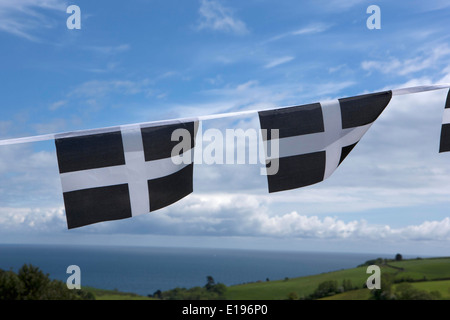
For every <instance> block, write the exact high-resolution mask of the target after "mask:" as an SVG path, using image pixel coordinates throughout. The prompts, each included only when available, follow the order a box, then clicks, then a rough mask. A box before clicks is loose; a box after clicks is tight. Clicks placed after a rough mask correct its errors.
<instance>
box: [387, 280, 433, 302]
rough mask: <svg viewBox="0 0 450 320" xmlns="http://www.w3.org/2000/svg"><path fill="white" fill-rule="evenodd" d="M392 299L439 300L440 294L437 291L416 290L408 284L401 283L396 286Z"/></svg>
mask: <svg viewBox="0 0 450 320" xmlns="http://www.w3.org/2000/svg"><path fill="white" fill-rule="evenodd" d="M393 298H394V299H396V300H438V299H440V298H441V294H440V293H439V292H438V291H431V292H427V291H425V290H419V289H416V288H414V287H413V286H412V284H410V283H401V284H399V285H398V286H397V288H396V290H395V296H394V297H393Z"/></svg>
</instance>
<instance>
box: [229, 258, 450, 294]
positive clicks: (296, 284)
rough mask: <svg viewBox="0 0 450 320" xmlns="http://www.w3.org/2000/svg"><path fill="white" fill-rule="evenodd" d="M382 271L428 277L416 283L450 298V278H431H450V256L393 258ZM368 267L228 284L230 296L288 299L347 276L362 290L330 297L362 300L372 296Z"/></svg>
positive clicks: (401, 278) (403, 278)
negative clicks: (241, 283) (323, 283)
mask: <svg viewBox="0 0 450 320" xmlns="http://www.w3.org/2000/svg"><path fill="white" fill-rule="evenodd" d="M380 267H381V273H382V274H383V273H390V274H392V275H393V276H394V279H395V281H407V282H411V281H419V280H420V281H424V280H426V281H424V282H414V283H413V286H414V287H416V288H418V289H421V290H426V291H433V290H437V291H439V292H440V293H441V295H442V298H443V299H450V293H449V291H448V290H449V288H450V285H449V281H448V280H447V281H430V280H441V279H450V258H430V259H411V260H403V261H395V262H394V261H389V262H388V263H387V265H380ZM366 270H367V267H358V268H352V269H346V270H339V271H334V272H328V273H323V274H318V275H314V276H307V277H299V278H292V279H288V280H279V281H270V282H257V283H250V284H243V285H236V286H230V287H228V291H227V295H226V297H227V299H236V300H246V299H256V300H260V299H268V300H280V299H287V298H288V296H289V294H292V293H295V295H294V296H297V297H298V298H302V297H306V296H307V295H309V294H311V293H313V292H314V290H315V289H316V288H317V287H318V285H319V284H320V283H321V282H324V281H327V280H336V281H338V283H339V284H340V283H342V281H343V280H344V279H346V280H351V282H352V285H353V286H355V287H358V288H359V289H360V290H352V291H348V292H345V293H341V294H338V295H336V296H334V297H329V298H328V299H346V300H360V299H363V300H365V299H368V298H369V297H370V290H368V289H363V285H364V284H365V282H366V280H367V278H368V277H369V274H367V273H366Z"/></svg>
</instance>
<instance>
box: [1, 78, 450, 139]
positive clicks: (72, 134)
mask: <svg viewBox="0 0 450 320" xmlns="http://www.w3.org/2000/svg"><path fill="white" fill-rule="evenodd" d="M445 88H450V84H449V83H443V84H433V85H426V86H415V87H408V88H400V89H395V90H392V95H393V96H398V95H404V94H410V93H418V92H425V91H432V90H440V89H445ZM278 108H280V107H277V109H278ZM281 108H282V107H281ZM268 110H270V109H268ZM258 111H261V110H246V111H238V112H229V113H220V114H212V115H206V116H200V117H196V118H179V119H171V120H160V121H152V122H143V123H133V124H129V125H124V126H115V127H105V128H99V129H88V130H79V131H72V132H62V133H50V134H44V135H38V136H30V137H22V138H13V139H4V140H0V146H2V145H3V146H4V145H12V144H19V143H29V142H38V141H47V140H54V139H56V138H68V137H75V136H82V135H90V134H98V133H106V132H111V131H118V130H120V127H126V126H141V127H153V126H158V125H166V124H174V123H180V122H188V121H196V120H200V121H202V120H212V119H219V118H227V117H237V116H243V115H249V114H254V113H257V112H258Z"/></svg>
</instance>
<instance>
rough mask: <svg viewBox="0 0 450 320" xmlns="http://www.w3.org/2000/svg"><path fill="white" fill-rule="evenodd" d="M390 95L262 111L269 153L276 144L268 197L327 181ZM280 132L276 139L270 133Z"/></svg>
mask: <svg viewBox="0 0 450 320" xmlns="http://www.w3.org/2000/svg"><path fill="white" fill-rule="evenodd" d="M391 97H392V92H391V91H384V92H379V93H373V94H367V95H361V96H355V97H350V98H344V99H338V100H333V101H328V102H323V103H314V104H308V105H302V106H296V107H288V108H280V109H275V110H268V111H260V112H259V120H260V125H261V129H263V130H267V135H266V141H265V142H266V144H267V145H266V149H267V150H272V148H271V146H270V144H271V143H277V144H278V150H279V152H278V155H275V156H273V155H269V156H268V158H267V161H268V162H267V167H268V168H269V167H271V166H272V164H271V162H273V161H278V165H277V166H276V167H278V170H277V171H276V172H275V173H269V172H268V174H267V179H268V187H269V192H277V191H283V190H289V189H295V188H299V187H304V186H308V185H311V184H314V183H317V182H320V181H322V180H324V179H326V178H328V177H329V176H330V175H331V174H332V173H333V172H334V170H336V168H337V167H338V166H339V165H340V163H341V162H342V161H343V160H344V159H345V157H346V156H347V155H348V154H349V153H350V151H351V150H352V149H353V148H354V147H355V145H356V144H357V143H358V142H359V140H360V139H361V137H362V136H363V135H364V134H365V133H366V132H367V130H368V129H369V128H370V126H371V125H372V123H373V122H374V121H375V120H376V119H377V118H378V116H379V115H380V114H381V112H382V111H383V110H384V109H385V107H386V106H387V105H388V103H389V101H390V100H391ZM274 129H278V137H273V136H271V132H273V130H274ZM263 137H264V134H263Z"/></svg>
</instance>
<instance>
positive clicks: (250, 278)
mask: <svg viewBox="0 0 450 320" xmlns="http://www.w3.org/2000/svg"><path fill="white" fill-rule="evenodd" d="M378 257H382V258H394V255H393V254H373V253H367V254H365V253H344V252H343V253H336V252H305V251H275V250H270V251H269V250H267V251H265V250H248V249H223V248H221V249H212V248H181V247H179V248H177V247H131V246H130V247H128V246H87V245H84V246H83V245H70V246H66V245H38V244H0V269H3V270H13V271H15V272H17V271H18V270H19V268H20V267H22V266H23V265H24V264H32V265H34V266H36V267H39V269H40V270H41V271H43V272H44V273H45V274H49V277H50V278H51V279H58V280H61V281H63V282H66V280H67V278H68V277H69V276H70V274H68V273H66V270H67V267H68V266H70V265H77V266H79V267H80V270H81V287H82V288H83V286H89V287H95V288H99V289H108V290H119V291H123V292H132V293H137V294H140V295H145V296H146V295H149V294H153V293H154V292H155V291H157V290H161V291H164V290H170V289H174V288H177V287H179V288H191V287H195V286H204V285H205V284H206V278H207V276H211V277H213V279H214V280H215V282H216V283H219V282H220V283H224V284H225V285H227V286H230V285H237V284H243V283H248V282H257V281H270V280H281V279H285V278H286V277H287V278H295V277H301V276H308V275H314V274H319V273H324V272H330V271H336V270H341V269H346V268H353V267H356V266H357V265H360V264H362V263H364V262H365V261H367V260H370V259H375V258H378ZM404 258H408V257H404ZM411 258H415V257H411Z"/></svg>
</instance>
